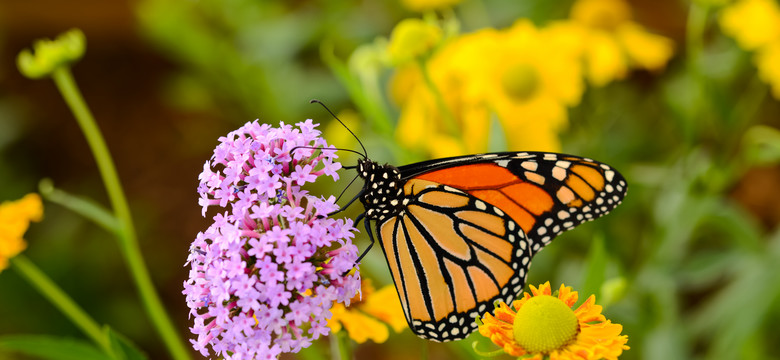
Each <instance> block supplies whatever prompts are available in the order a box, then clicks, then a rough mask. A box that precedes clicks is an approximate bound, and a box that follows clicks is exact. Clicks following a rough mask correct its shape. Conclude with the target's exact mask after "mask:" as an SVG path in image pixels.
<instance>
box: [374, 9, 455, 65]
mask: <svg viewBox="0 0 780 360" xmlns="http://www.w3.org/2000/svg"><path fill="white" fill-rule="evenodd" d="M441 38H442V30H441V28H440V27H438V26H436V25H434V24H431V23H429V22H426V21H424V20H422V19H415V18H411V19H404V20H401V22H399V23H398V25H396V26H395V28H394V29H393V32H392V33H391V34H390V43H389V44H388V45H387V53H388V56H389V58H390V61H391V62H392V63H393V64H403V63H405V62H408V61H410V60H413V59H417V58H421V57H423V56H425V55H427V54H428V53H430V52H431V51H432V50H433V48H434V47H435V46H436V45H437V44H438V43H439V41H440V40H441Z"/></svg>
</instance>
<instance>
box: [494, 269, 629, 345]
mask: <svg viewBox="0 0 780 360" xmlns="http://www.w3.org/2000/svg"><path fill="white" fill-rule="evenodd" d="M595 301H596V300H595V296H593V295H591V296H590V297H588V299H587V300H585V302H584V303H583V304H582V305H580V306H579V307H578V308H576V309H572V307H573V306H574V304H575V303H576V302H577V292H576V291H572V289H571V287H566V286H564V285H561V287H560V289H559V290H558V295H557V296H554V295H553V294H552V289H551V287H550V283H549V282H546V283H544V284H542V285H540V286H539V288H538V289H537V288H535V287H533V286H531V294H528V293H525V294H524V295H523V298H522V299H519V300H515V301H514V302H513V303H512V307H511V308H510V307H509V306H508V305H507V304H505V303H499V304H498V307H497V308H496V309H495V315H491V314H490V313H486V314H485V315H484V316H483V317H482V319H481V325H480V326H479V333H480V334H482V335H483V336H485V337H488V338H490V340H491V341H493V343H495V344H496V345H498V346H500V347H501V348H502V349H503V350H504V352H506V353H507V354H509V355H512V356H517V357H520V356H523V359H535V360H542V359H546V358H549V359H560V360H568V359H578V360H589V359H593V360H597V359H617V358H618V356H620V354H622V353H623V350H628V349H629V347H628V346H626V342H628V336H627V335H620V333H621V332H622V331H623V326H622V325H620V324H613V323H612V322H611V321H610V320H607V319H606V318H605V317H604V315H602V314H601V306H599V305H596V304H595Z"/></svg>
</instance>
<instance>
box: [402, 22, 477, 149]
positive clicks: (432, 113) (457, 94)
mask: <svg viewBox="0 0 780 360" xmlns="http://www.w3.org/2000/svg"><path fill="white" fill-rule="evenodd" d="M473 44H474V43H472V42H470V41H465V40H464V39H463V37H459V38H457V39H454V40H453V41H451V42H449V43H447V44H446V45H445V46H443V48H441V49H440V50H439V51H437V52H436V53H435V54H434V55H433V57H432V58H431V59H430V60H429V61H428V62H427V63H426V69H427V71H429V73H428V76H429V78H430V83H428V82H427V81H426V80H425V76H424V74H423V73H422V71H421V69H420V67H419V66H418V65H417V64H411V65H409V66H405V67H401V68H399V69H398V70H397V71H396V73H395V75H394V77H393V80H392V82H391V85H390V86H391V88H390V93H391V96H392V98H393V99H394V100H395V102H396V103H397V104H398V106H399V107H400V108H401V114H400V116H399V119H398V126H397V128H396V136H397V138H398V140H399V142H400V143H401V144H403V145H404V147H406V148H408V149H414V150H417V151H421V152H424V153H426V154H427V155H428V156H431V157H447V156H455V155H462V154H465V153H479V152H485V151H487V141H488V129H489V127H488V125H489V119H490V118H489V113H488V110H487V108H486V107H485V106H484V105H483V104H482V103H481V99H480V98H479V97H478V96H477V95H476V94H475V92H474V91H473V89H472V88H471V85H472V83H473V81H474V77H475V76H476V75H475V70H474V69H475V68H478V67H480V66H484V65H483V64H484V60H483V59H480V58H479V57H478V56H477V55H478V54H479V53H478V52H477V51H476V50H475V49H473V48H472V45H473ZM432 86H433V87H435V90H434V89H432V88H431V87H432ZM434 91H436V93H434ZM437 97H441V103H440V102H439V100H438V99H437ZM453 127H454V128H453ZM462 134H468V139H464V137H463V136H462Z"/></svg>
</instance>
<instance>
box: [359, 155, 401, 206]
mask: <svg viewBox="0 0 780 360" xmlns="http://www.w3.org/2000/svg"><path fill="white" fill-rule="evenodd" d="M357 171H358V176H360V177H361V178H362V179H363V180H364V181H365V182H366V184H365V186H363V196H361V198H360V201H361V202H362V203H363V206H364V207H365V209H366V217H367V218H369V219H376V220H382V219H384V218H386V217H388V216H394V215H395V214H397V213H398V212H400V211H401V209H402V207H403V200H404V199H403V197H404V196H403V188H402V182H401V172H400V171H399V170H398V168H396V167H395V166H392V165H387V164H385V165H379V164H377V163H376V162H375V161H371V160H369V159H360V160H358V165H357Z"/></svg>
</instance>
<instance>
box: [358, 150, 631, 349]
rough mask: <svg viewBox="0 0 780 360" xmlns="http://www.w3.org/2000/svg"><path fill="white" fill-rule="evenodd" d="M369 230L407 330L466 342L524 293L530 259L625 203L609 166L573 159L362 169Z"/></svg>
mask: <svg viewBox="0 0 780 360" xmlns="http://www.w3.org/2000/svg"><path fill="white" fill-rule="evenodd" d="M357 170H358V176H360V177H361V178H363V179H364V180H365V185H364V187H363V191H362V194H361V197H360V200H361V202H362V203H363V205H364V207H365V209H366V212H365V214H364V216H365V219H366V227H367V229H368V230H369V232H370V231H371V229H370V228H369V225H368V224H369V221H374V223H375V229H374V230H375V232H376V234H377V235H378V238H379V243H380V245H381V247H382V250H383V252H384V254H385V258H386V260H387V263H388V266H389V268H390V272H391V274H392V276H393V281H394V283H395V286H396V290H397V291H398V295H399V298H400V300H401V304H402V306H403V309H404V314H405V316H406V319H407V322H408V323H409V326H410V328H411V329H412V331H413V332H414V333H416V334H417V335H419V336H421V337H423V338H426V339H430V340H435V341H450V340H458V339H462V338H465V337H466V336H468V334H469V333H471V332H472V331H473V330H474V329H476V324H475V323H474V319H475V318H476V317H478V316H480V314H482V313H484V312H485V310H487V309H492V306H493V303H494V302H495V301H497V300H501V301H504V302H511V301H512V300H514V298H515V297H516V296H517V294H519V293H520V292H521V291H522V289H523V286H524V285H525V278H526V275H527V271H528V266H529V265H530V262H531V258H532V257H533V255H534V254H536V253H537V252H538V251H539V250H541V249H542V248H543V247H544V246H545V245H547V244H548V243H550V241H552V239H553V238H554V237H555V236H557V235H558V234H560V233H561V232H563V231H565V230H569V229H571V228H573V227H575V226H576V225H578V224H580V223H582V222H585V221H588V220H592V219H595V218H597V217H599V216H602V215H604V214H606V213H607V212H609V211H610V210H611V209H613V208H614V207H615V206H617V205H618V204H619V203H620V202H621V201H622V199H623V197H624V196H625V192H626V182H625V180H624V178H623V177H622V176H621V175H620V174H619V173H618V172H617V171H615V170H614V169H613V168H611V167H610V166H608V165H606V164H603V163H600V162H596V161H594V160H591V159H587V158H582V157H577V156H573V155H565V154H554V153H541V152H505V153H493V154H481V155H470V156H460V157H452V158H445V159H437V160H431V161H424V162H420V163H416V164H411V165H406V166H401V167H394V166H392V165H380V164H377V163H376V162H373V161H371V160H368V159H363V160H360V161H359V162H358V166H357Z"/></svg>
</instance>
